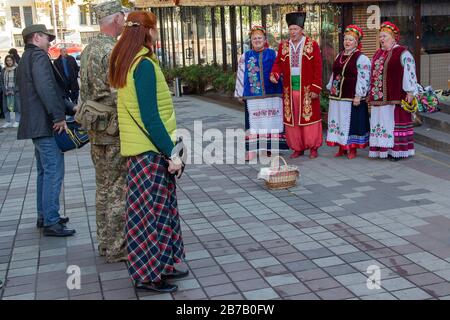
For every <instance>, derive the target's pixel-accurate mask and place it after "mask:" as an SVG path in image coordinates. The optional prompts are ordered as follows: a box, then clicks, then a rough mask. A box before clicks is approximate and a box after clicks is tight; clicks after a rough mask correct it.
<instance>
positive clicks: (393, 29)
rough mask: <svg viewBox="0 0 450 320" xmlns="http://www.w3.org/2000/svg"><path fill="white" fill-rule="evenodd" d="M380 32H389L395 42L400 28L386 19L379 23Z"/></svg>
mask: <svg viewBox="0 0 450 320" xmlns="http://www.w3.org/2000/svg"><path fill="white" fill-rule="evenodd" d="M380 32H388V33H390V34H391V35H392V37H393V38H394V39H395V41H397V42H398V40H399V39H400V29H399V28H398V27H397V26H396V25H395V24H393V23H392V22H390V21H386V22H383V23H382V24H381V27H380Z"/></svg>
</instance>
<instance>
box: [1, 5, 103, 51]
mask: <svg viewBox="0 0 450 320" xmlns="http://www.w3.org/2000/svg"><path fill="white" fill-rule="evenodd" d="M96 2H101V1H96V0H90V1H86V0H0V48H1V49H6V48H11V47H16V48H19V50H20V48H22V47H23V45H24V44H23V39H22V35H21V32H22V30H23V28H25V27H26V26H28V25H31V24H35V23H42V24H45V25H46V26H47V28H48V29H50V30H54V31H55V33H56V34H57V41H63V42H73V43H81V44H87V42H88V39H89V37H91V36H92V35H93V34H95V33H97V32H98V30H99V27H98V23H97V19H96V17H95V14H94V12H93V11H92V10H91V7H92V5H93V4H95V3H96Z"/></svg>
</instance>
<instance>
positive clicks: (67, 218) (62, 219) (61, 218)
mask: <svg viewBox="0 0 450 320" xmlns="http://www.w3.org/2000/svg"><path fill="white" fill-rule="evenodd" d="M67 222H69V217H60V218H59V222H58V223H60V224H66V223H67Z"/></svg>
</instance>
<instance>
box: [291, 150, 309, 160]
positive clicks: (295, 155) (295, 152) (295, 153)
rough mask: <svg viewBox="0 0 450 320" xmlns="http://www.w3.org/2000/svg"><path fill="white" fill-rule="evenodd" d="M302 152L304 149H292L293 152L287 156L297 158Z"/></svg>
mask: <svg viewBox="0 0 450 320" xmlns="http://www.w3.org/2000/svg"><path fill="white" fill-rule="evenodd" d="M304 153H305V152H304V151H294V152H293V153H292V154H291V155H290V156H289V158H291V159H295V158H298V157H300V156H302V155H303V154H304Z"/></svg>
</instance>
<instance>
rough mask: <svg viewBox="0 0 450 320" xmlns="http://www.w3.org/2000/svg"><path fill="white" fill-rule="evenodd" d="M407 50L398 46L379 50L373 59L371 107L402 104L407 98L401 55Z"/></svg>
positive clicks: (370, 93) (370, 92)
mask: <svg viewBox="0 0 450 320" xmlns="http://www.w3.org/2000/svg"><path fill="white" fill-rule="evenodd" d="M405 50H407V49H406V48H405V47H402V46H398V47H395V48H393V49H392V50H389V51H385V50H381V49H380V50H378V51H377V52H376V53H375V55H374V57H373V59H372V77H371V81H370V91H369V105H373V106H384V105H390V104H400V103H401V101H402V99H404V98H405V96H406V92H405V91H404V90H403V66H402V63H401V55H402V53H403V52H404V51H405Z"/></svg>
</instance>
